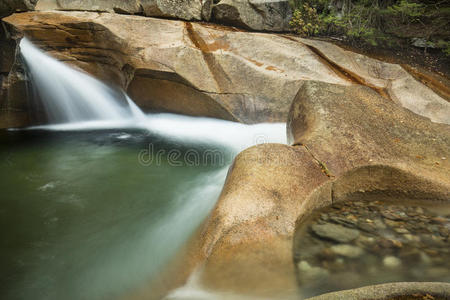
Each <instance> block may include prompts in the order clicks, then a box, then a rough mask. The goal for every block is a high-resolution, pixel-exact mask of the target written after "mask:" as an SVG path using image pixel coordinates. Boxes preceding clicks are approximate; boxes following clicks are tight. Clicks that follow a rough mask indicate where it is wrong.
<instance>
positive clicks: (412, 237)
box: [403, 233, 420, 243]
mask: <svg viewBox="0 0 450 300" xmlns="http://www.w3.org/2000/svg"><path fill="white" fill-rule="evenodd" d="M403 236H404V237H405V238H406V239H407V240H408V241H410V242H416V243H418V242H420V238H419V237H418V236H415V235H412V234H409V233H408V234H405V235H403Z"/></svg>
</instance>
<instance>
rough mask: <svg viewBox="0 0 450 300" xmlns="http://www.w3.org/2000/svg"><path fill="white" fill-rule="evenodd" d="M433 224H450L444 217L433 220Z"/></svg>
mask: <svg viewBox="0 0 450 300" xmlns="http://www.w3.org/2000/svg"><path fill="white" fill-rule="evenodd" d="M431 222H432V223H435V224H445V223H447V222H448V219H447V218H443V217H434V218H431Z"/></svg>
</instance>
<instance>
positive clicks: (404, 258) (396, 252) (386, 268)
mask: <svg viewBox="0 0 450 300" xmlns="http://www.w3.org/2000/svg"><path fill="white" fill-rule="evenodd" d="M436 211H437V212H435V211H434V210H433V211H432V210H430V209H428V208H427V207H421V206H417V205H416V206H415V205H411V204H395V205H394V204H391V203H389V204H388V203H385V202H382V201H372V202H363V201H356V202H345V203H335V204H333V205H332V206H330V207H328V208H325V209H322V210H321V211H319V212H317V213H316V214H314V215H313V216H312V217H311V218H310V219H309V220H308V221H307V222H306V223H305V224H304V225H303V230H299V231H298V233H297V236H296V245H295V247H294V258H295V260H296V262H297V275H298V276H297V280H298V284H299V286H300V288H301V289H302V290H303V291H304V292H305V293H310V294H311V295H315V294H319V293H324V292H328V291H333V290H342V289H348V288H355V287H360V286H364V285H369V284H376V283H380V282H390V281H426V280H430V281H433V280H437V279H439V281H450V241H449V230H450V216H449V215H448V214H447V215H446V211H449V210H448V209H444V210H443V213H442V214H441V215H440V214H439V213H440V211H439V210H436ZM323 278H327V279H326V282H327V284H324V283H323V281H321V280H318V279H323Z"/></svg>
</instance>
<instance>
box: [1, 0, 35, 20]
mask: <svg viewBox="0 0 450 300" xmlns="http://www.w3.org/2000/svg"><path fill="white" fill-rule="evenodd" d="M37 1H38V0H2V1H0V18H3V17H5V16H7V15H10V14H12V13H14V12H20V11H29V10H33V9H34V6H35V5H36V2H37Z"/></svg>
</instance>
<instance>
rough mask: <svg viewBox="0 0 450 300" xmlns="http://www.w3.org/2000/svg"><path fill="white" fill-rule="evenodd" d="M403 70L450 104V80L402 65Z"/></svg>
mask: <svg viewBox="0 0 450 300" xmlns="http://www.w3.org/2000/svg"><path fill="white" fill-rule="evenodd" d="M401 66H402V67H403V69H404V70H405V71H406V72H408V73H409V74H410V75H411V76H412V77H414V78H415V79H416V80H417V81H419V82H421V83H422V84H424V85H425V86H427V87H429V88H430V89H431V90H433V91H434V92H435V93H436V94H438V95H439V96H441V97H442V98H444V99H445V100H447V101H449V102H450V82H449V80H447V79H445V78H443V77H440V78H439V76H437V75H435V74H432V73H431V74H430V73H428V72H426V71H422V70H419V69H417V68H413V67H411V66H409V65H405V64H403V65H401Z"/></svg>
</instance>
